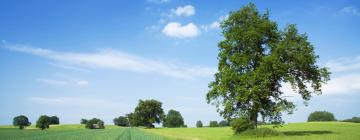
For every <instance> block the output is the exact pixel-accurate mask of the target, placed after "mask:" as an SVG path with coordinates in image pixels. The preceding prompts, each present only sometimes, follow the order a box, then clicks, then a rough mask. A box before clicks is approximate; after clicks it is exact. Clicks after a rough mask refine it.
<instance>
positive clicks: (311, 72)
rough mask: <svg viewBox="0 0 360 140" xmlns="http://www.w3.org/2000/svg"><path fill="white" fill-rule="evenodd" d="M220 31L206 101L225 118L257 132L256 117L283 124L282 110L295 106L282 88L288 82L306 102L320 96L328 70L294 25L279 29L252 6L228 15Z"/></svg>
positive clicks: (266, 16)
mask: <svg viewBox="0 0 360 140" xmlns="http://www.w3.org/2000/svg"><path fill="white" fill-rule="evenodd" d="M221 28H222V30H223V31H222V34H223V37H224V40H222V41H221V42H220V43H219V44H218V47H219V54H218V60H219V63H218V72H217V73H216V74H215V76H214V77H215V80H214V81H213V82H211V83H210V84H209V88H210V90H209V91H208V93H207V101H208V103H212V104H215V105H216V106H217V108H218V111H219V113H220V114H221V115H222V116H223V117H224V118H226V119H232V118H239V117H242V118H246V119H249V122H251V123H252V124H253V126H254V128H256V126H257V119H258V116H259V114H260V115H261V117H262V118H263V119H264V120H267V121H270V122H276V123H281V122H283V121H282V118H281V114H282V112H287V113H292V111H293V109H294V108H295V105H294V104H293V103H292V102H290V101H288V100H287V99H286V98H285V97H284V93H283V92H282V91H281V90H280V89H281V87H282V85H283V84H285V83H290V84H291V86H292V88H293V90H294V91H295V92H297V93H299V94H300V95H301V97H302V98H303V99H304V101H308V100H309V99H310V98H311V96H312V94H321V85H322V84H323V83H325V82H326V81H328V80H329V79H330V77H329V75H330V72H329V71H328V70H327V68H321V67H319V66H318V65H317V59H318V55H316V54H315V52H314V47H313V45H312V44H311V43H310V42H309V41H308V37H307V35H306V34H300V33H299V32H298V30H297V28H296V26H295V25H293V24H290V25H288V26H286V27H285V29H284V30H279V29H278V26H277V24H276V22H274V21H272V20H270V19H269V13H268V12H265V13H264V14H262V13H260V12H259V11H258V10H257V8H256V6H255V5H254V4H252V3H250V4H248V5H246V6H244V7H242V8H241V9H240V10H238V11H235V12H230V14H229V17H228V18H227V19H226V20H225V21H223V22H222V23H221Z"/></svg>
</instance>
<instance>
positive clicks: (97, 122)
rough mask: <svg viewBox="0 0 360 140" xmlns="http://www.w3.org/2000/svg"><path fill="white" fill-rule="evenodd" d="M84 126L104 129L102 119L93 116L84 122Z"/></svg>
mask: <svg viewBox="0 0 360 140" xmlns="http://www.w3.org/2000/svg"><path fill="white" fill-rule="evenodd" d="M85 128H87V129H104V128H105V125H104V121H102V120H100V119H97V118H93V119H91V120H89V121H88V122H87V123H86V125H85Z"/></svg>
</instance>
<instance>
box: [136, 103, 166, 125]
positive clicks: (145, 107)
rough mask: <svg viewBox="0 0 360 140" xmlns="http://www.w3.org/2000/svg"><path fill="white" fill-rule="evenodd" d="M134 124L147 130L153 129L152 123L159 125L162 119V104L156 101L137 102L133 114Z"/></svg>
mask: <svg viewBox="0 0 360 140" xmlns="http://www.w3.org/2000/svg"><path fill="white" fill-rule="evenodd" d="M133 118H134V122H136V123H137V124H138V125H143V126H145V127H147V128H153V127H154V125H153V124H154V123H161V122H162V121H163V119H164V110H163V109H162V103H161V102H159V101H157V100H153V99H152V100H145V101H143V100H139V104H138V106H137V107H136V108H135V112H134V114H133Z"/></svg>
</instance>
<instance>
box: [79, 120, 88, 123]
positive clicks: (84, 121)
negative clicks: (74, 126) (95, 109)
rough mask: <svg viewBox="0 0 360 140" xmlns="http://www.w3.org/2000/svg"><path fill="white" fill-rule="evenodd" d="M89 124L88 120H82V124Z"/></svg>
mask: <svg viewBox="0 0 360 140" xmlns="http://www.w3.org/2000/svg"><path fill="white" fill-rule="evenodd" d="M87 122H88V120H87V119H81V120H80V124H86V123H87Z"/></svg>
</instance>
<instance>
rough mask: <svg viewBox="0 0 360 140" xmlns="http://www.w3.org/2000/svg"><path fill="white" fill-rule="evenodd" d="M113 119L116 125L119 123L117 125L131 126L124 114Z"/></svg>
mask: <svg viewBox="0 0 360 140" xmlns="http://www.w3.org/2000/svg"><path fill="white" fill-rule="evenodd" d="M113 121H114V125H117V126H129V121H128V119H127V118H126V117H124V116H120V117H118V118H115V119H114V120H113Z"/></svg>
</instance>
